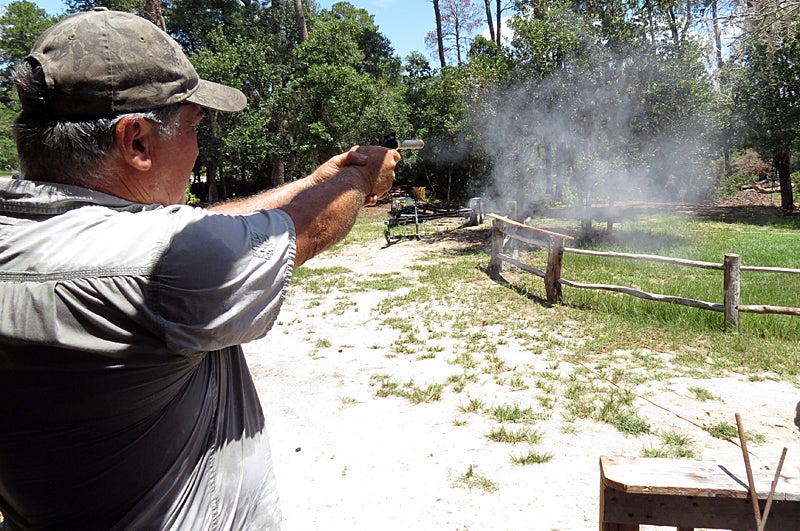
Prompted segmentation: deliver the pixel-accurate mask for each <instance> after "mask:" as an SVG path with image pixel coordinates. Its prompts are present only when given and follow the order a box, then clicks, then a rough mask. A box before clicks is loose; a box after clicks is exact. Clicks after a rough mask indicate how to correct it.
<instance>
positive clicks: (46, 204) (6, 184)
mask: <svg viewBox="0 0 800 531" xmlns="http://www.w3.org/2000/svg"><path fill="white" fill-rule="evenodd" d="M294 239H295V236H294V226H293V224H292V222H291V219H290V218H289V217H288V216H287V215H286V214H285V213H284V212H282V211H280V210H272V211H262V212H257V213H253V214H250V215H247V216H225V215H219V214H214V213H211V212H208V211H205V210H202V209H196V208H191V207H188V206H171V207H159V206H155V205H140V204H133V203H129V202H126V201H123V200H121V199H119V198H116V197H112V196H109V195H105V194H101V193H97V192H93V191H90V190H87V189H83V188H77V187H69V186H61V185H51V184H41V183H33V182H30V181H24V180H13V179H4V178H3V179H0V314H1V315H2V318H0V511H2V513H3V514H4V515H5V519H6V526H7V527H9V528H10V529H18V528H19V529H28V528H35V529H82V530H85V529H175V530H177V529H181V530H186V529H198V530H201V529H202V530H214V529H279V528H280V526H281V515H280V510H279V505H278V499H277V489H276V485H275V478H274V473H273V469H272V462H271V458H270V453H269V446H268V441H267V434H266V430H265V422H264V416H263V413H262V410H261V407H260V404H259V400H258V396H257V394H256V391H255V388H254V386H253V382H252V378H251V377H250V374H249V371H248V369H247V365H246V362H245V359H244V357H243V354H242V350H241V347H240V346H239V345H240V344H242V343H244V342H247V341H251V340H253V339H257V338H259V337H262V336H263V335H264V334H266V333H267V331H268V330H269V329H270V328H271V326H272V324H273V323H274V321H275V318H276V316H277V314H278V311H279V309H280V306H281V303H282V301H283V298H284V295H285V292H286V289H287V287H288V283H289V279H290V276H291V271H292V267H293V264H294V250H295V247H294Z"/></svg>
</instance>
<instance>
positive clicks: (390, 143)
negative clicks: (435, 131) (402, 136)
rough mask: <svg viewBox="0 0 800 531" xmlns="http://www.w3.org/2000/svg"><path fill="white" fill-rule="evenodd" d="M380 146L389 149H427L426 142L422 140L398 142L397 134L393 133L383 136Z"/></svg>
mask: <svg viewBox="0 0 800 531" xmlns="http://www.w3.org/2000/svg"><path fill="white" fill-rule="evenodd" d="M379 145H380V146H383V147H386V148H389V149H422V148H424V147H425V142H424V141H422V140H417V139H415V140H398V139H397V134H396V133H395V132H394V131H392V132H391V133H386V134H385V135H383V140H381V143H380V144H379Z"/></svg>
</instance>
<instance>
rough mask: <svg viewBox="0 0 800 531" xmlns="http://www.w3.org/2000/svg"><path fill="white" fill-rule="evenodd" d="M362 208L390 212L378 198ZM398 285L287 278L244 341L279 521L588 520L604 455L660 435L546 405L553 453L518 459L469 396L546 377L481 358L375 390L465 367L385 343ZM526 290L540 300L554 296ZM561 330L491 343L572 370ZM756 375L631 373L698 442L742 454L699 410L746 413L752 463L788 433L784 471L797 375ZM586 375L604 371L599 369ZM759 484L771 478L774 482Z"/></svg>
mask: <svg viewBox="0 0 800 531" xmlns="http://www.w3.org/2000/svg"><path fill="white" fill-rule="evenodd" d="M755 206H763V207H767V208H770V207H771V205H755ZM717 207H718V208H726V207H727V206H726V205H717ZM364 213H365V215H370V216H377V217H383V216H385V210H383V211H382V210H381V209H378V208H376V209H365V211H364ZM487 227H488V225H484V226H483V227H475V228H464V229H458V230H459V231H461V232H460V233H461V237H459V238H450V237H429V238H428V237H423V238H422V239H421V240H420V241H414V240H403V241H401V242H400V243H397V244H395V245H390V246H387V245H386V242H385V240H384V238H383V234H382V233H381V232H380V231H376V234H375V238H374V240H373V241H369V242H367V243H365V244H363V245H362V244H359V245H353V246H349V247H347V248H345V249H344V250H342V251H339V252H337V253H334V254H325V255H323V256H320V257H318V258H316V259H314V260H313V261H311V262H309V263H308V264H307V266H306V267H310V268H323V267H334V266H336V267H344V268H347V270H349V271H350V273H347V274H348V275H354V276H358V275H370V274H374V273H375V272H382V273H391V274H395V275H403V276H412V277H413V275H414V274H415V273H414V270H413V267H412V266H413V265H414V264H415V263H418V261H420V260H423V259H428V260H429V259H431V258H432V257H433V256H435V255H441V254H445V253H457V252H458V250H459V248H463V247H464V246H468V245H482V244H483V242H484V240H485V238H486V236H487V234H488V230H487ZM448 230H450V228H448ZM475 289H480V290H486V293H487V294H488V293H493V290H503V289H507V288H504V287H502V286H500V285H499V284H496V283H494V282H492V281H491V280H489V279H488V278H487V279H485V280H482V281H480V285H478V286H475ZM404 294H405V292H404V291H403V290H402V289H401V290H399V291H380V290H374V291H352V292H349V293H347V294H346V295H345V294H342V293H340V292H339V291H338V290H332V291H331V292H330V293H328V294H327V295H319V294H309V293H306V292H303V291H301V290H297V289H295V288H292V289H291V290H290V293H289V296H288V298H287V300H286V302H285V304H284V307H283V309H282V312H281V315H280V317H279V319H278V322H277V323H276V325H275V327H274V328H273V330H272V331H271V332H270V333H269V334H268V335H267V337H266V338H264V339H263V340H260V341H257V342H253V343H250V344H248V345H246V347H245V351H246V353H247V356H248V361H249V363H250V368H251V371H252V373H253V374H254V376H255V381H256V385H257V388H258V392H259V394H260V396H261V399H262V403H263V406H264V409H265V413H266V415H267V422H268V426H269V430H270V437H271V444H272V451H273V458H274V461H275V466H276V470H277V475H278V484H279V489H280V494H281V498H282V503H283V509H284V514H285V518H286V522H287V525H288V526H289V528H290V529H294V530H310V529H353V530H373V529H381V530H409V529H413V530H484V529H485V530H523V529H525V530H530V529H533V530H554V529H557V530H590V529H597V526H598V524H597V519H598V481H599V470H598V461H599V457H600V456H601V455H609V456H631V457H635V456H640V455H641V454H642V451H643V449H644V448H648V447H652V446H658V445H659V444H660V443H659V439H658V437H657V435H655V434H651V435H642V436H638V437H635V436H631V435H625V434H623V433H621V432H620V431H618V430H617V429H615V428H614V427H612V426H611V425H609V424H607V423H600V422H594V421H590V420H584V419H578V420H573V421H571V422H569V423H567V422H565V418H564V412H563V411H562V410H561V409H560V408H559V407H556V408H555V409H554V410H553V411H552V413H551V414H548V415H543V416H542V417H541V418H540V419H539V420H537V422H536V424H535V429H536V431H537V432H538V433H539V434H540V435H541V438H540V440H539V441H538V442H537V443H536V445H535V450H536V452H538V453H540V454H549V455H551V457H552V458H551V459H550V460H549V461H547V462H544V463H541V464H529V465H520V464H515V463H514V462H513V458H514V457H515V456H520V455H521V454H525V453H526V452H528V448H527V446H526V445H511V444H506V443H498V442H493V441H491V440H489V439H488V438H487V436H486V435H487V433H488V432H490V431H491V430H492V429H495V428H496V427H497V425H498V423H497V422H496V421H495V420H493V419H492V418H491V417H490V416H488V415H481V414H478V413H477V412H472V411H470V408H469V407H468V406H469V403H470V401H471V400H479V401H480V402H481V403H482V404H484V406H485V407H492V406H495V405H500V404H518V405H520V406H521V407H530V408H532V409H533V410H536V411H538V410H541V409H542V408H541V406H540V404H541V403H542V402H541V400H538V399H537V397H538V396H541V389H537V388H536V387H535V386H534V385H530V386H528V387H527V388H525V387H519V388H513V387H511V386H509V385H499V384H498V377H497V375H496V374H481V375H479V377H478V379H477V380H476V381H473V382H471V383H470V384H469V385H468V386H467V388H466V389H465V390H464V391H462V392H456V391H454V390H453V389H452V387H450V386H446V387H445V388H444V390H443V392H442V396H441V399H440V400H437V401H432V402H423V403H418V404H415V403H412V402H411V401H409V400H408V399H406V398H399V397H379V396H377V395H376V387H375V385H374V383H375V377H376V376H378V375H391V377H393V378H396V379H397V380H398V381H400V382H409V381H411V382H414V384H415V385H418V386H425V385H426V384H429V383H434V382H443V381H446V380H447V378H448V377H449V376H451V375H453V374H456V373H458V372H459V371H461V367H459V366H456V365H453V364H452V363H451V361H452V360H450V358H451V357H452V354H450V349H449V347H448V346H447V344H446V343H443V342H444V341H445V340H444V339H441V338H439V339H437V340H436V341H437V342H438V343H437V344H439V345H441V347H442V348H441V349H440V351H439V352H437V354H436V355H435V356H432V357H426V358H425V359H420V358H418V357H414V356H407V355H394V354H393V352H392V350H393V345H396V342H397V341H398V340H401V339H402V333H403V332H401V331H400V330H398V329H396V328H391V327H387V326H385V325H384V324H383V323H382V322H383V320H384V319H385V318H386V315H385V314H381V313H380V305H381V303H382V302H384V301H385V300H387V299H391V298H393V297H402V296H403V295H404ZM427 304H429V305H437V304H440V303H438V302H437V301H435V300H432V301H428V302H427ZM531 305H533V306H536V309H535V311H537V312H543V313H542V315H545V312H548V311H552V310H549V309H548V308H545V307H543V306H541V305H536V304H535V303H534V302H531ZM447 310H448V309H447V308H444V309H443V311H447ZM451 310H452V309H451ZM474 311H475V312H480V309H479V308H475V309H474ZM513 318H514V317H513V316H509V319H513ZM510 324H511V323H509V325H510ZM499 326H500V327H502V324H501V325H499ZM486 333H487V334H491V331H488V330H487V331H486ZM431 337H433V336H432V334H431ZM428 341H433V340H432V339H430V338H429V339H428ZM555 344H557V345H558V346H557V347H553V348H552V349H549V350H546V351H543V352H539V353H533V352H531V351H530V350H529V349H526V348H524V347H523V346H522V345H520V344H518V343H516V342H514V341H504V342H503V343H498V344H497V350H496V352H495V355H496V356H497V357H498V358H501V359H502V360H503V361H504V362H505V364H506V366H507V367H509V368H513V367H526V368H529V370H531V371H534V370H536V371H546V370H553V371H562V372H563V373H564V374H568V373H569V372H570V371H573V370H575V369H576V367H575V366H574V365H573V364H571V363H570V362H569V354H570V352H571V351H575V350H577V349H580V348H581V346H580V345H581V343H580V341H577V340H575V341H573V340H572V339H571V338H569V337H564V338H561V339H560V340H559V341H558V342H556V343H555ZM554 349H555V350H554ZM479 354H480V353H476V355H479ZM650 355H652V356H665V354H663V353H657V352H651V353H650ZM554 360H555V361H554ZM509 370H510V369H509ZM500 376H504V375H502V374H501V375H500ZM505 376H508V375H505ZM762 376H764V377H762V378H757V379H753V378H749V377H748V376H745V375H742V374H737V373H734V372H731V373H730V374H725V375H720V376H718V377H713V378H703V379H700V380H698V379H693V378H689V377H679V378H670V379H667V380H661V381H656V382H652V383H648V384H644V385H642V386H640V387H639V388H638V389H637V398H636V407H637V409H638V413H639V415H641V416H642V417H643V418H644V419H646V420H647V422H648V423H649V424H650V425H651V426H653V427H654V429H655V430H669V431H673V432H679V433H681V434H685V436H686V437H688V438H690V439H691V441H692V446H693V449H694V454H695V455H694V458H697V459H705V460H710V461H717V462H721V463H736V464H739V463H741V462H742V454H741V450H740V448H739V447H738V445H737V444H736V443H735V442H733V441H730V440H723V439H719V438H715V437H712V436H710V435H709V434H708V433H707V432H706V431H704V430H703V429H702V426H703V425H708V424H714V423H718V422H727V423H735V417H734V416H735V413H737V412H738V413H741V415H742V417H743V420H744V423H745V427H746V428H747V429H748V431H752V432H754V433H756V434H760V435H761V436H763V438H762V440H761V442H759V443H754V444H752V445H751V448H750V450H751V453H752V456H751V460H752V464H753V466H754V467H757V468H771V469H774V467H775V465H776V464H777V460H778V458H779V456H780V453H781V449H782V448H783V447H788V448H789V452H788V456H787V461H786V464H785V465H784V475H786V474H793V475H794V477H798V476H800V403H799V402H800V390H799V389H798V387H797V386H796V385H795V384H793V383H791V382H785V381H776V380H773V379H771V378H769V375H762ZM596 385H598V386H602V385H609V384H608V383H607V382H605V381H601V380H598V381H597V382H596ZM693 387H702V388H703V389H705V390H706V391H707V392H708V393H709V395H710V396H712V397H713V398H711V399H708V400H699V399H697V397H696V395H695V394H693V392H692V391H690V389H691V388H693ZM761 488H763V489H766V490H768V488H769V485H766V486H761Z"/></svg>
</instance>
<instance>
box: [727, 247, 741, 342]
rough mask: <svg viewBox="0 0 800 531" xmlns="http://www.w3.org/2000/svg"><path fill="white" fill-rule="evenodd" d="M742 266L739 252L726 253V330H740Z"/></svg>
mask: <svg viewBox="0 0 800 531" xmlns="http://www.w3.org/2000/svg"><path fill="white" fill-rule="evenodd" d="M741 266H742V257H741V255H738V254H726V255H725V279H724V283H725V302H724V304H725V331H726V332H736V331H737V330H739V296H740V293H741V283H740V280H739V271H740V269H741Z"/></svg>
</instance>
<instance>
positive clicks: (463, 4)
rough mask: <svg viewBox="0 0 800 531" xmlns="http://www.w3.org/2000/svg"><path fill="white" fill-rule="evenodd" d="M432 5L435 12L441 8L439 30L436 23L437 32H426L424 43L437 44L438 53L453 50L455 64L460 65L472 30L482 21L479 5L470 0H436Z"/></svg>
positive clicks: (464, 56) (430, 45) (467, 48)
mask: <svg viewBox="0 0 800 531" xmlns="http://www.w3.org/2000/svg"><path fill="white" fill-rule="evenodd" d="M434 6H435V8H436V10H437V12H439V9H438V8H441V11H440V17H439V18H440V20H441V30H439V25H438V24H437V33H436V34H434V33H433V32H431V33H428V34H427V35H426V36H425V43H426V44H427V45H428V46H429V47H433V46H434V45H437V46H439V47H440V55H441V54H444V53H446V52H447V51H452V50H455V54H456V64H459V65H460V64H462V63H463V62H464V59H465V58H466V54H467V50H469V42H470V40H471V39H472V36H473V32H474V31H475V29H476V28H478V27H480V25H481V24H482V23H483V18H482V16H481V14H480V7H479V6H478V5H477V4H473V3H472V0H441V2H439V1H438V0H437V2H436V3H435V4H434ZM445 43H447V44H449V46H446V45H445ZM442 64H443V65H444V62H442Z"/></svg>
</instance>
